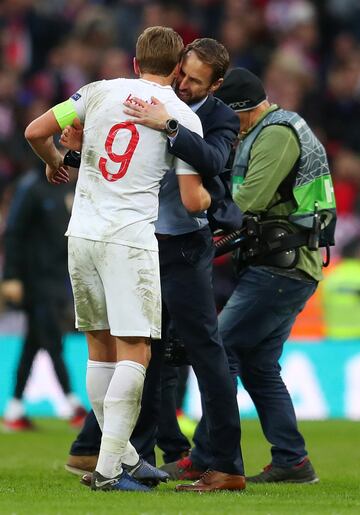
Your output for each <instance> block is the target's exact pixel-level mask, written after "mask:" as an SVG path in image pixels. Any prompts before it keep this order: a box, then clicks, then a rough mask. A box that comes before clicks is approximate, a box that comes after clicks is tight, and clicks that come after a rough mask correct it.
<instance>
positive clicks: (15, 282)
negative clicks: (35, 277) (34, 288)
mask: <svg viewBox="0 0 360 515" xmlns="http://www.w3.org/2000/svg"><path fill="white" fill-rule="evenodd" d="M1 293H2V295H3V298H4V300H5V301H7V302H11V303H12V304H16V305H18V304H21V302H22V300H23V298H24V286H23V283H22V282H21V281H20V280H19V279H6V280H5V281H3V282H2V284H1Z"/></svg>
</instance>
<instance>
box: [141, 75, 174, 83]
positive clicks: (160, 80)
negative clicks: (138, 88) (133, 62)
mask: <svg viewBox="0 0 360 515" xmlns="http://www.w3.org/2000/svg"><path fill="white" fill-rule="evenodd" d="M140 79H144V80H148V81H149V82H155V83H156V84H160V86H171V84H172V83H173V80H174V77H173V76H172V75H168V76H167V77H162V76H160V75H153V74H152V73H142V74H141V75H140Z"/></svg>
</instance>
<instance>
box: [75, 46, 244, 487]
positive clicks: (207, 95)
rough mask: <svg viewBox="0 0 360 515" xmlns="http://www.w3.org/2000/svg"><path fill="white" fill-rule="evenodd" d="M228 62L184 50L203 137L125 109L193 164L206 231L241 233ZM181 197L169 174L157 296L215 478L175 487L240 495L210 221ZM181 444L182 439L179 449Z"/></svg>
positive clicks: (219, 53)
mask: <svg viewBox="0 0 360 515" xmlns="http://www.w3.org/2000/svg"><path fill="white" fill-rule="evenodd" d="M228 64H229V57H228V53H227V51H226V49H225V48H224V47H223V46H222V45H221V44H219V43H218V42H216V41H214V40H212V39H208V38H204V39H200V40H196V41H194V42H193V43H192V44H190V45H188V47H186V49H185V53H184V60H183V64H182V70H181V74H180V77H179V80H178V85H177V93H178V95H179V97H180V98H181V99H182V100H183V101H185V102H186V103H187V104H188V105H189V106H190V107H191V108H192V109H193V110H194V111H195V112H196V113H197V114H198V116H199V117H200V119H201V121H202V124H203V130H204V139H202V138H201V137H198V136H197V135H196V134H194V133H192V132H190V131H188V130H187V129H186V128H185V127H182V126H181V125H179V124H178V123H177V120H175V119H172V118H171V116H170V114H168V113H167V111H166V109H165V107H164V106H163V105H162V104H160V103H159V102H158V101H157V100H156V99H153V104H152V105H148V104H146V103H144V102H143V101H142V100H141V99H135V100H136V101H137V105H135V106H134V104H133V103H131V104H129V103H128V104H125V105H126V107H127V109H128V111H127V112H128V114H129V115H130V116H132V117H135V118H136V122H137V123H142V124H144V125H147V126H149V127H152V128H155V129H158V130H164V131H165V132H166V134H167V136H168V138H169V148H170V152H172V153H173V154H175V155H176V156H177V157H179V158H180V159H183V160H185V161H187V162H188V163H190V164H191V165H192V166H194V168H195V169H196V170H197V171H198V172H199V173H200V174H201V175H202V177H203V181H204V184H205V186H206V188H207V189H208V190H209V191H210V193H211V195H212V199H213V202H212V205H211V208H210V210H209V214H208V217H209V221H210V222H211V225H212V228H215V227H216V226H218V227H222V228H224V227H225V228H238V227H239V226H240V224H241V219H240V213H239V211H238V210H237V208H236V206H234V204H233V203H232V201H231V199H230V194H229V192H228V190H227V186H226V182H225V181H224V180H222V179H221V178H220V177H219V176H218V175H219V173H220V172H223V171H224V169H225V165H226V162H227V160H228V157H229V154H230V151H231V148H232V145H233V142H234V140H235V138H236V137H237V134H238V132H239V122H238V119H237V116H236V115H235V113H234V112H233V111H232V110H231V109H230V108H228V107H227V106H226V105H225V104H223V103H222V102H221V101H219V100H217V99H215V98H214V97H213V96H212V94H213V93H214V92H215V91H216V90H217V89H218V88H219V86H220V85H221V83H222V81H223V76H224V74H225V72H226V69H227V67H228ZM178 200H179V199H178V190H177V187H176V185H175V187H174V181H173V177H172V175H171V174H169V175H168V176H166V177H165V180H164V183H163V185H162V190H161V193H160V209H159V219H158V222H157V224H156V233H157V235H158V240H159V257H160V272H161V285H162V297H163V334H166V331H167V328H168V327H169V322H170V320H171V323H172V326H173V327H174V329H175V332H176V334H177V335H178V337H179V338H180V339H181V340H182V342H183V343H184V345H185V348H186V351H187V354H188V356H189V359H190V362H191V364H192V366H193V368H194V371H195V374H196V376H197V378H198V382H199V387H200V391H201V395H202V401H203V406H204V410H205V412H206V417H207V420H208V424H209V437H210V441H211V447H212V455H213V461H212V464H211V466H210V468H211V469H212V470H211V472H208V473H207V474H206V475H204V477H203V478H201V479H200V480H199V481H198V482H197V483H196V484H194V485H185V486H184V485H179V486H178V487H177V489H178V490H191V491H194V490H195V491H212V490H218V489H236V490H241V489H243V488H245V481H244V469H243V462H242V456H241V451H240V447H239V440H240V424H239V414H238V408H237V401H236V393H235V388H234V385H233V383H232V381H231V377H230V374H229V368H228V362H227V358H226V356H225V353H224V349H223V346H222V342H221V339H220V337H219V333H218V328H217V313H216V307H215V300H214V294H213V289H212V261H213V256H214V250H213V244H212V234H211V230H210V228H209V221H208V219H207V218H206V216H205V215H199V216H195V217H194V216H190V215H188V214H185V213H183V212H181V211H180V210H179V209H178ZM161 345H162V344H159V343H158V342H155V343H154V344H153V358H152V360H151V365H150V367H149V369H148V373H147V378H146V384H145V389H144V395H143V401H142V411H141V414H140V418H139V420H138V424H137V427H136V428H135V431H134V433H133V437H132V443H133V444H134V445H135V447H136V448H137V450H138V451H139V452H140V453H141V454H142V456H143V457H145V459H147V460H151V459H154V458H153V452H154V446H155V443H156V433H157V425H158V418H159V411H160V400H159V397H160V377H161V368H162V349H161ZM88 422H89V421H88ZM88 425H89V424H86V426H85V429H84V430H83V431H82V433H81V434H80V435H79V437H78V439H77V441H76V442H74V444H73V446H72V449H71V456H70V458H69V462H68V468H69V467H72V468H73V469H74V468H78V469H79V468H81V467H74V462H75V460H74V459H73V458H76V457H78V458H82V457H86V454H90V452H87V453H86V452H84V451H85V450H86V449H85V447H86V443H85V446H84V432H85V440H86V441H87V443H88V444H89V445H88V448H89V449H90V448H91V452H92V453H94V445H93V442H94V430H93V429H94V428H92V429H91V427H90V428H89V429H86V427H87V426H88ZM91 433H92V442H91V441H90V442H89V440H88V439H87V438H86V435H87V434H88V435H90V434H91ZM178 436H179V435H178ZM179 437H180V438H181V436H179ZM178 442H179V439H177V445H178ZM78 444H79V445H78ZM184 446H186V448H187V446H188V443H187V442H184ZM186 448H185V449H184V450H186ZM76 455H77V456H76ZM84 464H85V462H84ZM88 465H89V464H88ZM87 468H90V467H89V466H88V467H87ZM84 469H85V466H84V467H83V470H84Z"/></svg>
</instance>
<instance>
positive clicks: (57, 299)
mask: <svg viewBox="0 0 360 515" xmlns="http://www.w3.org/2000/svg"><path fill="white" fill-rule="evenodd" d="M72 199H73V186H72V185H71V184H68V185H63V186H60V187H57V188H54V186H53V185H51V184H49V183H48V182H47V181H46V178H45V174H44V172H43V171H42V172H41V174H40V173H39V172H38V171H35V170H34V171H30V172H28V174H26V175H25V176H24V177H23V178H22V179H21V181H20V183H19V186H18V188H17V189H16V192H15V194H14V198H13V201H12V204H11V206H10V210H9V216H8V221H7V225H6V230H5V238H4V244H5V262H4V279H3V283H2V294H3V298H4V300H5V301H8V302H9V303H10V304H12V305H13V306H17V307H22V308H23V309H24V311H25V312H26V315H27V322H28V328H27V333H26V338H25V342H24V345H23V348H22V352H21V356H20V361H19V364H18V368H17V373H16V384H15V389H14V395H13V398H12V399H11V400H10V401H9V403H8V406H7V408H6V411H5V415H4V426H5V427H6V429H9V430H15V431H16V430H26V429H32V427H33V426H32V423H31V421H30V420H29V419H28V418H27V417H26V415H25V409H24V405H23V402H22V397H23V393H24V389H25V386H26V383H27V380H28V378H29V375H30V372H31V367H32V364H33V361H34V359H35V356H36V354H37V352H38V350H39V349H45V350H46V351H47V352H48V354H49V356H50V358H51V360H52V362H53V365H54V370H55V373H56V375H57V377H58V380H59V383H60V385H61V388H62V390H63V392H64V394H65V395H66V398H67V400H68V403H69V406H70V408H71V412H72V416H71V420H70V422H71V425H73V426H74V427H79V426H80V425H81V424H82V422H83V421H84V418H85V416H86V411H85V410H84V408H83V407H82V406H81V403H80V401H79V399H78V398H77V396H76V395H75V394H74V393H72V391H71V389H70V381H69V376H68V372H67V368H66V365H65V362H64V359H63V356H62V335H63V332H64V330H65V326H64V323H65V321H66V318H67V317H68V312H69V308H70V309H71V304H70V288H69V284H68V283H69V279H68V272H67V242H66V239H65V236H64V233H65V230H66V227H67V224H68V221H69V217H70V210H71V206H72Z"/></svg>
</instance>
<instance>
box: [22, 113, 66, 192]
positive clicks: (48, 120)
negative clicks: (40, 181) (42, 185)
mask: <svg viewBox="0 0 360 515" xmlns="http://www.w3.org/2000/svg"><path fill="white" fill-rule="evenodd" d="M60 132H61V128H60V126H59V124H58V122H57V120H56V118H55V115H54V113H53V111H52V110H51V109H50V110H49V111H47V112H46V113H44V114H43V115H41V116H39V117H38V118H36V119H35V120H33V121H32V122H31V123H30V125H28V126H27V128H26V130H25V138H26V139H27V140H28V142H29V144H30V146H31V147H32V149H33V150H34V152H35V154H37V155H38V156H39V157H40V159H41V160H42V161H44V163H45V164H46V177H47V179H48V181H49V182H51V183H52V184H61V183H65V182H68V181H69V173H68V170H67V168H66V167H65V166H64V165H63V163H64V159H63V156H62V154H61V153H60V152H59V150H58V149H57V148H56V146H55V144H54V138H53V136H54V135H55V134H57V133H60Z"/></svg>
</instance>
